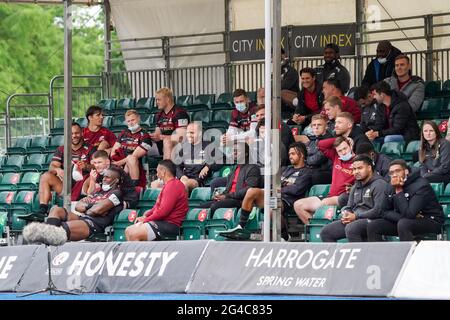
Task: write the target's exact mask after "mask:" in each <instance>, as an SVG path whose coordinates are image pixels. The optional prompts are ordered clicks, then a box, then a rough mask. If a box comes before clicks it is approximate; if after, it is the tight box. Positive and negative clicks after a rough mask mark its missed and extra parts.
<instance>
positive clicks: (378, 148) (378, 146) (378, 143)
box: [372, 141, 381, 153]
mask: <svg viewBox="0 0 450 320" xmlns="http://www.w3.org/2000/svg"><path fill="white" fill-rule="evenodd" d="M372 144H373V148H374V150H375V152H377V153H380V150H381V143H380V142H375V141H372Z"/></svg>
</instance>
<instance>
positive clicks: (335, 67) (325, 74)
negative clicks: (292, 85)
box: [315, 43, 350, 94]
mask: <svg viewBox="0 0 450 320" xmlns="http://www.w3.org/2000/svg"><path fill="white" fill-rule="evenodd" d="M323 59H324V60H325V63H324V64H323V65H321V66H318V67H316V69H315V70H316V80H317V82H318V83H319V84H320V87H322V84H323V82H324V81H325V80H328V79H332V78H335V79H338V80H339V82H340V83H341V86H342V91H343V93H344V94H345V93H346V92H347V91H348V89H349V88H350V73H349V72H348V70H347V69H346V68H345V67H344V66H343V65H342V64H341V63H340V62H339V59H340V56H339V47H338V46H337V45H336V44H334V43H329V44H327V45H326V46H325V50H324V51H323Z"/></svg>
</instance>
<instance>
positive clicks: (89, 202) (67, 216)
mask: <svg viewBox="0 0 450 320" xmlns="http://www.w3.org/2000/svg"><path fill="white" fill-rule="evenodd" d="M120 180H121V170H120V168H117V167H111V168H109V169H108V170H106V172H105V174H104V175H103V185H102V189H100V190H98V191H97V192H95V193H94V194H93V195H90V196H88V197H85V198H83V199H81V200H80V201H78V203H77V205H76V207H75V210H76V211H77V212H79V213H81V216H80V215H78V214H75V213H72V212H67V211H66V209H64V208H60V207H58V206H54V207H53V208H52V209H51V210H50V214H49V216H48V218H47V221H46V223H37V222H33V223H31V224H29V225H27V226H26V227H25V228H24V230H23V237H24V239H25V241H27V242H28V243H44V244H48V243H50V242H51V238H53V237H54V236H55V235H58V236H61V237H65V238H66V239H67V240H70V241H79V240H84V239H87V238H89V237H90V236H91V235H92V234H95V233H102V232H104V231H105V228H106V227H107V226H110V225H112V224H113V222H114V217H115V215H116V214H117V213H119V212H120V211H121V210H122V208H123V207H122V193H121V192H120V188H119V186H120Z"/></svg>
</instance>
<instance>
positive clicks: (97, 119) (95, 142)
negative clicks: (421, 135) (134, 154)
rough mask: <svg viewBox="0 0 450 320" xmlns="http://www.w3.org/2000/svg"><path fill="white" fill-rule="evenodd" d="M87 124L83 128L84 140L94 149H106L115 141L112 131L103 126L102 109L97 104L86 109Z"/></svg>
mask: <svg viewBox="0 0 450 320" xmlns="http://www.w3.org/2000/svg"><path fill="white" fill-rule="evenodd" d="M86 119H87V121H88V126H87V127H86V128H84V129H83V137H84V141H85V142H87V143H88V144H90V145H92V146H93V147H94V148H95V149H96V150H108V149H111V148H112V146H114V144H115V143H116V140H117V139H116V136H115V135H114V133H112V132H111V131H109V130H108V129H106V128H105V127H103V110H102V108H100V107H99V106H90V107H89V108H88V109H87V111H86Z"/></svg>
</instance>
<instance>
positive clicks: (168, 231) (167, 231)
mask: <svg viewBox="0 0 450 320" xmlns="http://www.w3.org/2000/svg"><path fill="white" fill-rule="evenodd" d="M145 225H146V227H147V229H148V230H147V233H148V234H147V239H152V238H153V234H154V235H155V236H156V238H155V239H154V241H158V240H161V238H163V237H173V236H178V234H179V232H180V227H178V226H177V225H175V224H173V223H170V222H167V221H149V222H147V223H145Z"/></svg>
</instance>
